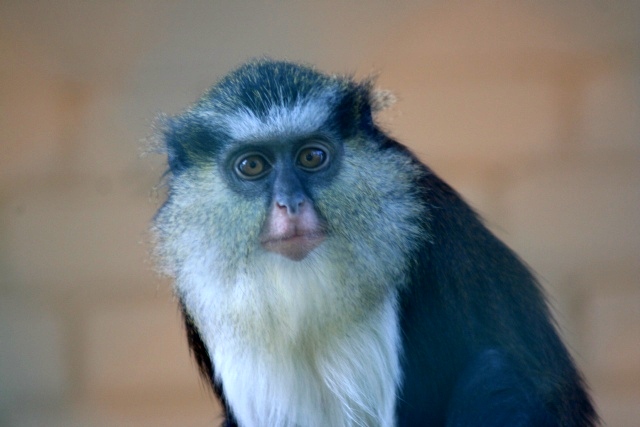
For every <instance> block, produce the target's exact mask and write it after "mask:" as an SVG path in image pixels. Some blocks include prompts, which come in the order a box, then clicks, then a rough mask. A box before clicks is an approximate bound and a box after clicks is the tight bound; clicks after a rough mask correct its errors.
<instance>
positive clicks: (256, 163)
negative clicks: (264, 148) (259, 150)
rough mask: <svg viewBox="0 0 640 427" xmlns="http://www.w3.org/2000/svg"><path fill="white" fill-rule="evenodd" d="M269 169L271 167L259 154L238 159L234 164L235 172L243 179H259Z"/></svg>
mask: <svg viewBox="0 0 640 427" xmlns="http://www.w3.org/2000/svg"><path fill="white" fill-rule="evenodd" d="M269 169H271V165H270V164H269V162H267V160H266V159H265V158H264V157H262V156H261V155H260V154H249V155H247V156H244V157H240V158H239V159H238V161H237V162H236V172H237V173H238V175H240V177H242V178H245V179H255V178H259V177H261V176H262V175H263V174H265V173H267V172H268V171H269Z"/></svg>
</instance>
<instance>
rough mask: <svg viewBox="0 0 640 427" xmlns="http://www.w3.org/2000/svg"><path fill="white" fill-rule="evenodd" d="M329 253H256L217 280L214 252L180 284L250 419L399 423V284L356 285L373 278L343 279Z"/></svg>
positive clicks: (188, 267)
mask: <svg viewBox="0 0 640 427" xmlns="http://www.w3.org/2000/svg"><path fill="white" fill-rule="evenodd" d="M323 253H330V250H327V249H326V247H323V246H321V247H320V248H318V249H317V250H316V251H314V252H312V253H311V254H309V256H307V258H305V259H304V260H302V261H299V262H295V261H291V260H288V259H286V258H284V257H281V256H279V255H275V254H271V253H264V252H262V253H257V254H256V256H255V257H253V258H254V259H253V261H254V262H252V264H251V265H247V266H245V269H244V271H243V272H241V273H238V274H237V275H236V277H235V278H233V280H229V279H227V280H216V279H212V278H216V277H221V276H224V275H221V274H216V273H219V271H217V270H216V268H215V266H214V264H215V262H214V261H210V260H214V259H215V258H216V257H215V255H213V253H212V254H211V255H213V256H211V257H207V256H202V257H195V256H194V257H191V258H190V259H189V260H187V262H186V263H185V265H184V268H183V269H182V270H181V274H180V275H179V277H178V280H177V285H176V287H177V291H178V293H179V294H180V296H181V298H182V299H183V301H184V303H185V305H186V307H187V310H188V311H189V313H190V315H191V316H192V317H193V319H194V322H195V324H196V326H197V328H198V330H199V333H200V335H201V337H202V339H203V341H204V343H205V345H206V346H207V348H208V350H209V354H210V355H211V358H212V362H213V365H214V369H215V373H216V378H215V380H216V381H219V382H221V383H222V384H223V388H224V393H225V397H226V399H227V401H228V403H229V406H230V407H231V410H232V411H233V415H234V416H235V417H236V418H237V420H238V422H239V424H240V425H242V426H268V427H280V426H282V427H285V426H286V427H289V426H291V427H293V426H301V427H326V426H335V427H346V426H384V427H391V426H394V425H395V419H394V418H395V414H394V412H395V401H396V392H397V388H398V385H399V383H400V380H401V378H400V368H399V346H400V342H399V340H400V339H399V332H398V319H397V315H396V311H397V309H396V290H395V288H394V287H393V286H388V287H387V288H388V290H387V291H386V292H385V293H384V294H383V295H382V296H380V297H379V298H377V299H376V298H372V294H370V293H369V294H363V293H362V292H358V291H357V290H358V289H362V288H363V287H364V288H366V287H367V286H368V284H366V283H364V284H363V283H351V282H349V280H351V281H353V280H357V277H354V276H357V275H352V276H351V279H347V281H345V279H344V277H345V276H344V274H345V272H344V270H341V271H336V269H335V268H332V265H335V263H332V262H330V261H329V260H328V259H327V258H325V257H324V256H323ZM342 264H345V263H342ZM318 272H320V273H318ZM340 277H342V279H341V280H340V279H338V278H340ZM387 279H388V278H387ZM381 280H384V279H381Z"/></svg>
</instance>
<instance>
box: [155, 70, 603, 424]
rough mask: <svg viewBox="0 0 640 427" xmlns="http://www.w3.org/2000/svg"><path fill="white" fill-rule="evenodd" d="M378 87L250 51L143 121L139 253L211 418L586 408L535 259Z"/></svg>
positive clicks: (542, 417) (536, 417) (480, 419)
mask: <svg viewBox="0 0 640 427" xmlns="http://www.w3.org/2000/svg"><path fill="white" fill-rule="evenodd" d="M382 104H384V102H381V97H380V96H379V92H378V91H377V89H376V88H375V84H374V82H373V80H372V79H364V80H362V81H359V80H357V79H356V78H355V77H353V76H348V75H338V74H326V73H323V72H321V71H318V70H317V69H316V68H315V67H313V66H309V65H305V64H298V63H295V62H288V61H278V60H272V59H268V58H262V59H255V60H251V61H249V62H247V63H245V64H243V65H241V66H240V67H238V68H237V69H235V70H234V71H232V72H230V73H229V74H228V75H226V76H224V77H223V78H221V79H220V80H219V81H218V82H217V83H216V84H215V85H214V86H212V88H211V89H209V90H208V91H207V92H205V93H204V95H203V96H202V97H201V99H200V100H198V101H196V102H195V103H194V104H192V105H190V106H188V107H187V108H186V109H185V110H184V111H183V112H181V113H179V114H177V115H175V116H165V117H164V118H162V119H161V120H160V124H159V125H158V132H157V133H158V136H159V141H160V145H161V150H163V152H164V153H165V154H166V156H167V163H168V169H167V173H166V177H165V185H166V187H167V196H166V200H165V201H164V203H163V204H162V206H161V207H160V208H159V209H158V212H157V213H156V215H155V217H154V219H153V221H152V226H151V230H152V235H153V236H154V254H155V257H156V258H157V260H158V261H157V262H158V265H159V267H160V269H161V271H162V272H164V273H166V274H168V275H169V276H171V277H172V278H173V280H174V283H175V285H174V290H175V295H176V297H177V301H178V305H179V307H180V308H181V311H182V313H183V319H184V323H185V327H186V331H187V339H188V343H189V346H190V348H191V351H192V353H193V355H194V357H195V360H196V362H197V365H198V366H199V369H200V371H201V373H202V375H203V377H204V378H205V380H206V382H207V383H208V384H210V386H211V387H212V390H213V391H214V393H215V395H216V396H217V397H218V398H219V399H220V401H221V402H222V405H223V409H224V420H223V425H224V426H244V427H248V426H283V427H284V426H300V427H306V426H309V427H320V426H335V427H342V426H384V427H390V426H434V427H437V426H446V427H454V426H465V427H468V426H483V427H487V426H509V427H514V426H521V427H525V426H563V427H570V426H595V425H597V423H598V416H597V414H596V411H595V409H594V406H593V404H592V401H591V398H590V396H589V392H588V390H587V386H586V383H585V381H584V379H583V376H582V374H581V373H580V372H579V370H578V369H577V367H576V365H575V363H574V361H573V359H572V357H571V356H570V354H569V352H568V350H567V348H566V347H565V345H564V344H563V342H562V341H561V339H560V337H559V333H558V331H557V327H556V324H555V322H554V320H553V319H552V316H551V314H550V309H549V307H548V304H547V301H546V297H545V295H544V292H543V290H542V288H541V286H540V285H539V282H538V281H537V279H536V278H535V276H534V275H533V273H532V272H531V271H530V269H529V268H528V267H527V266H526V265H525V264H524V263H523V261H521V260H520V259H519V258H518V256H517V255H516V254H515V253H514V252H513V251H512V250H511V249H509V248H508V247H507V246H506V245H505V244H504V243H502V242H501V241H500V240H499V239H498V238H497V237H495V236H494V235H493V234H492V233H491V232H490V231H489V230H488V229H487V228H486V226H485V225H484V224H483V221H482V220H481V218H479V216H478V215H477V214H476V213H475V211H474V210H472V208H471V207H470V206H469V205H468V204H467V203H466V202H465V201H464V200H463V198H462V197H461V196H460V195H459V194H458V193H457V192H456V191H455V190H454V189H452V188H451V187H450V186H449V185H448V184H446V183H445V182H444V181H443V180H442V179H440V178H439V177H438V176H437V175H436V174H435V173H434V172H433V171H432V170H431V169H430V168H429V167H427V166H426V165H425V164H423V163H422V162H421V161H420V160H419V159H418V157H417V156H416V155H415V154H414V153H413V152H412V151H411V150H410V149H408V148H407V147H406V146H404V145H402V144H401V143H399V142H397V141H396V140H395V139H394V138H392V137H391V136H389V134H388V132H385V131H384V130H383V129H382V127H381V126H380V125H379V124H378V122H377V121H376V118H377V117H378V116H377V115H376V114H377V113H378V112H379V111H380V109H381V108H382V107H383V105H382Z"/></svg>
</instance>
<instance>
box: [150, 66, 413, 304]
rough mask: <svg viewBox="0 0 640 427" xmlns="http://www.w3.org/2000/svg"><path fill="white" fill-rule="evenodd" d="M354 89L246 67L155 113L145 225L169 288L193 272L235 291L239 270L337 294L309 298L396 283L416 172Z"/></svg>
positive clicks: (369, 292) (407, 243)
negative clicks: (184, 106)
mask: <svg viewBox="0 0 640 427" xmlns="http://www.w3.org/2000/svg"><path fill="white" fill-rule="evenodd" d="M368 90H369V89H368V87H365V86H358V85H357V84H355V83H353V82H352V81H351V80H348V79H338V78H337V77H329V76H324V75H321V74H319V73H316V72H315V71H312V70H308V69H304V68H299V67H296V68H292V67H290V66H288V65H282V64H276V65H274V64H270V65H268V69H267V67H266V66H264V67H263V66H262V65H260V64H257V65H255V64H254V65H251V66H249V68H248V69H241V70H239V71H237V72H236V74H232V75H231V77H228V78H226V79H224V80H223V81H222V82H221V83H219V84H218V85H217V86H216V87H214V89H213V90H212V91H211V92H209V93H208V94H207V95H205V97H204V98H203V100H202V101H200V102H199V103H198V104H196V105H195V106H194V107H192V108H191V109H190V110H188V111H187V112H186V113H184V114H183V115H181V116H178V117H176V118H173V119H171V120H169V121H168V123H166V127H165V129H164V131H165V132H164V135H163V137H164V140H165V144H166V146H167V151H168V154H169V165H170V169H171V174H170V179H169V197H168V200H167V202H166V203H165V205H164V206H163V207H162V208H161V209H160V211H159V212H158V215H157V216H156V219H155V224H154V231H155V234H156V236H157V237H158V245H157V253H158V254H159V255H160V258H161V262H162V264H163V265H164V266H165V267H167V269H168V272H169V273H170V274H171V275H173V276H175V277H176V278H177V279H178V280H177V282H178V283H179V285H180V286H182V287H183V288H184V289H189V283H188V281H190V280H193V278H194V277H196V276H197V275H199V276H204V275H206V276H208V277H215V278H216V281H217V283H218V285H220V286H229V287H234V286H236V285H234V284H237V283H240V282H242V283H244V284H243V285H242V286H244V288H245V289H250V288H251V287H250V286H249V285H248V284H246V283H248V282H246V281H245V282H243V281H244V280H245V278H246V277H249V276H250V277H251V278H252V279H251V280H252V283H254V282H257V281H260V282H261V283H264V285H260V286H259V287H257V288H256V289H257V290H255V291H254V292H258V293H259V292H262V291H263V289H267V288H268V286H271V285H267V284H268V283H277V285H278V286H284V285H286V284H287V283H291V284H292V285H291V286H298V285H296V284H295V283H300V282H302V283H313V282H314V281H316V282H318V286H317V288H318V289H320V288H322V286H324V285H321V284H320V281H322V283H328V282H329V281H331V282H332V283H333V284H332V285H331V287H332V289H333V290H332V291H331V292H333V293H334V294H338V293H339V294H340V295H339V296H338V295H336V296H335V298H333V299H330V298H321V297H318V298H317V299H318V300H325V301H335V300H336V299H341V300H344V301H351V303H353V304H354V305H357V304H360V303H362V300H363V299H367V298H369V297H371V298H379V295H380V291H381V289H383V288H388V286H389V283H394V282H397V283H399V282H400V280H399V277H400V276H402V274H403V272H404V271H405V269H406V263H407V259H408V256H407V255H408V253H409V252H410V251H411V250H412V248H414V247H415V245H416V239H417V238H418V237H419V236H424V233H423V231H424V230H423V229H422V225H421V224H422V223H423V222H422V221H421V217H422V216H423V215H424V212H425V207H424V206H423V204H422V203H421V202H420V200H421V199H420V197H418V196H417V194H416V191H417V189H416V188H414V182H415V181H416V177H417V176H418V175H419V174H421V173H423V172H422V169H420V167H419V166H418V165H417V163H416V162H414V160H413V159H412V158H411V157H410V156H408V155H407V153H406V152H403V151H402V150H396V149H388V147H386V148H385V147H384V146H382V144H381V142H380V141H379V140H378V139H376V132H377V130H376V129H375V127H374V125H373V122H372V120H371V106H370V105H369V98H368V97H369V93H368ZM194 272H197V273H194ZM283 275H284V276H287V277H289V279H287V280H284V281H283V280H282V277H283ZM354 278H357V279H354ZM316 279H317V280H316ZM320 279H321V280H320ZM353 280H358V281H359V282H362V283H366V286H365V285H363V286H358V287H355V286H351V285H349V283H350V282H353ZM251 286H253V285H251ZM256 286H258V285H256ZM273 286H275V285H273ZM236 287H237V288H239V287H238V286H236ZM310 288H313V286H309V287H307V288H301V289H307V292H308V290H309V289H310ZM325 288H326V286H325ZM338 289H340V290H339V291H338ZM264 293H265V294H266V293H267V291H264ZM290 293H291V291H290V289H288V290H282V292H280V293H279V295H288V294H290ZM272 294H274V293H273V292H272V293H271V294H269V295H272ZM355 294H358V295H359V296H356V295H355ZM269 295H267V296H266V297H269ZM263 296H264V295H263ZM246 297H247V294H246V292H245V293H243V294H242V298H245V299H246Z"/></svg>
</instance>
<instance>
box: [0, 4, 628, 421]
mask: <svg viewBox="0 0 640 427" xmlns="http://www.w3.org/2000/svg"><path fill="white" fill-rule="evenodd" d="M263 55H269V56H272V57H275V58H286V59H291V60H302V61H305V62H310V63H313V64H316V65H317V66H318V67H319V68H320V69H323V70H326V71H331V72H339V73H355V74H356V75H358V76H367V75H370V74H371V73H375V74H377V75H379V79H378V82H379V86H381V87H382V88H384V89H389V90H392V91H393V92H394V93H395V95H396V96H397V98H398V102H397V103H396V105H395V106H393V107H392V108H391V109H390V110H388V111H386V112H385V113H384V114H383V115H382V117H381V118H380V119H381V122H382V123H383V125H384V127H385V128H387V129H389V130H390V131H391V133H392V134H393V135H394V136H396V137H397V138H398V139H400V140H401V141H403V142H404V143H406V144H407V145H409V146H410V147H412V148H413V149H414V150H415V151H416V152H417V153H418V154H419V155H420V157H421V158H422V159H423V160H425V161H426V162H427V163H428V164H429V165H431V166H432V167H433V168H434V169H435V170H436V171H437V172H438V173H439V174H440V175H442V176H443V177H444V178H445V179H446V180H448V181H449V182H450V183H451V184H453V185H454V186H455V187H456V188H458V189H459V190H460V191H461V192H462V194H463V195H464V196H465V197H466V198H467V199H468V200H469V201H470V202H471V203H472V204H473V205H474V206H475V207H476V208H477V209H478V210H479V211H480V212H481V213H482V214H483V215H484V217H485V218H486V220H487V222H488V224H489V225H490V226H491V228H492V229H493V230H495V232H496V233H497V234H498V235H499V236H500V237H501V238H503V239H504V240H505V241H506V242H507V243H508V244H510V245H511V246H512V247H513V248H514V249H515V250H516V251H517V252H518V253H519V254H521V255H522V257H523V258H524V259H525V260H527V262H528V263H529V264H530V265H531V266H532V267H533V268H534V269H535V270H536V271H537V273H538V274H539V275H540V277H541V280H542V282H543V284H544V286H545V288H546V290H547V291H548V293H549V295H550V298H551V301H552V303H553V306H554V309H555V312H556V315H557V317H558V321H559V324H560V326H561V328H562V332H563V334H564V336H565V337H566V340H567V342H568V343H569V344H570V346H571V349H572V351H573V354H574V355H575V357H576V360H577V363H578V364H579V365H580V367H581V368H582V369H583V370H584V372H585V373H586V376H587V378H588V381H589V383H590V384H591V387H592V389H593V392H594V396H595V399H596V403H597V405H598V407H599V409H600V411H601V413H602V415H603V417H604V419H605V421H606V422H607V424H608V425H610V426H619V427H623V426H629V427H631V426H637V425H638V420H639V419H640V262H639V261H640V260H639V255H640V226H639V225H638V224H639V221H640V2H638V1H634V0H620V1H616V2H611V1H605V0H601V1H597V0H566V1H562V2H560V1H551V0H537V1H534V0H530V1H525V0H523V1H484V0H481V1H442V0H431V1H424V0H423V1H417V0H416V1H402V2H392V1H382V0H374V1H366V2H365V1H354V2H339V1H323V2H301V1H295V0H288V1H236V2H231V1H188V2H187V1H183V2H179V1H170V0H166V1H80V0H78V1H56V2H49V1H34V0H19V1H18V0H16V1H10V0H0V426H11V427H13V426H20V427H23V426H90V427H94V426H154V427H155V426H211V425H215V424H216V421H217V418H216V408H215V406H214V405H213V404H212V403H211V398H210V396H209V395H208V394H207V392H206V391H205V389H204V387H203V386H202V385H201V384H200V382H199V380H198V375H197V373H196V369H195V367H194V364H193V363H192V362H191V360H190V358H189V355H188V351H187V345H186V342H185V339H184V338H183V334H182V330H181V325H180V320H179V316H178V311H177V309H176V306H175V303H174V301H173V300H172V295H171V290H170V284H169V283H168V282H167V281H166V280H165V279H161V278H158V277H157V276H156V275H155V274H154V272H153V267H152V265H151V263H150V261H149V256H148V249H149V247H148V244H147V243H146V240H147V237H146V234H145V233H146V227H147V224H148V223H149V220H150V218H151V217H152V215H153V213H154V211H155V210H156V209H157V207H158V205H159V203H161V201H162V195H161V194H160V195H159V194H157V192H156V191H154V185H155V183H156V182H157V180H158V178H159V176H160V175H161V173H162V172H163V165H162V162H163V159H162V158H160V157H159V156H148V157H144V158H142V157H140V149H141V146H142V145H143V141H144V139H145V138H147V137H148V136H149V135H150V134H151V130H150V128H151V123H152V121H153V118H154V116H155V115H157V114H158V113H160V112H164V113H169V114H174V113H177V112H179V111H180V110H181V109H182V108H183V107H184V106H185V105H186V104H188V103H189V102H191V101H194V100H195V99H196V98H197V97H198V96H199V95H200V94H201V92H202V91H203V90H205V89H206V88H207V87H208V86H209V85H210V84H212V83H214V82H215V81H216V80H217V79H218V78H219V77H220V76H222V75H223V74H224V73H226V72H227V71H229V70H230V69H232V68H233V67H235V66H237V65H238V64H239V63H241V62H242V61H244V60H246V59H248V58H251V57H255V56H263Z"/></svg>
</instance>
